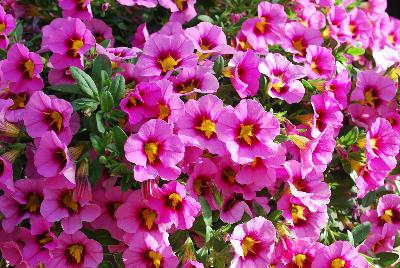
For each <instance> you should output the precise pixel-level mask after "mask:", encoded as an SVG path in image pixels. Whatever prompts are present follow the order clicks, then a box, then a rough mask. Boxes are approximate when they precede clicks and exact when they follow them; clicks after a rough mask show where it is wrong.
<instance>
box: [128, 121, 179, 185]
mask: <svg viewBox="0 0 400 268" xmlns="http://www.w3.org/2000/svg"><path fill="white" fill-rule="evenodd" d="M124 148H125V156H126V159H127V160H128V161H130V162H132V163H134V164H136V165H135V180H137V181H145V180H149V179H154V178H155V177H156V176H160V177H161V178H163V179H166V180H174V179H176V178H177V177H178V176H179V174H180V172H181V171H180V169H179V168H178V167H176V166H175V165H176V164H177V163H178V162H179V161H181V160H182V158H183V153H184V149H185V148H184V146H183V144H182V142H181V140H180V139H179V137H178V136H176V135H174V134H173V133H172V128H171V126H170V125H169V124H168V123H166V122H165V121H163V120H160V119H152V120H149V121H147V122H146V123H144V124H143V125H142V126H141V127H140V129H139V132H138V133H137V134H132V135H131V136H130V137H129V138H128V140H127V142H126V143H125V147H124Z"/></svg>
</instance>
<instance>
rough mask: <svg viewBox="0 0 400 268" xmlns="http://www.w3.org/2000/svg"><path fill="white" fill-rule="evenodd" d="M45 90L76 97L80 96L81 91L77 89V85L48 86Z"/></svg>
mask: <svg viewBox="0 0 400 268" xmlns="http://www.w3.org/2000/svg"><path fill="white" fill-rule="evenodd" d="M47 88H48V89H50V90H54V91H58V92H62V93H70V94H78V95H81V94H82V91H81V90H80V89H79V87H78V86H77V85H56V86H49V87H47Z"/></svg>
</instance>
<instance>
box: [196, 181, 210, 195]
mask: <svg viewBox="0 0 400 268" xmlns="http://www.w3.org/2000/svg"><path fill="white" fill-rule="evenodd" d="M206 188H207V184H206V182H205V180H204V179H203V178H198V179H196V180H195V181H194V182H193V189H194V191H195V192H196V194H197V195H199V196H200V195H202V194H204V191H205V190H206Z"/></svg>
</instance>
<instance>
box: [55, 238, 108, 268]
mask: <svg viewBox="0 0 400 268" xmlns="http://www.w3.org/2000/svg"><path fill="white" fill-rule="evenodd" d="M58 239H59V242H60V245H59V246H58V247H57V248H55V249H54V250H53V251H52V252H51V253H52V254H53V258H52V259H50V263H49V266H50V267H71V268H83V267H98V265H99V264H100V263H101V261H102V260H103V249H102V247H101V245H100V244H99V243H98V242H97V241H96V240H93V239H88V238H87V237H86V235H85V234H83V233H82V232H80V231H77V232H76V233H74V234H67V233H65V232H62V233H61V234H60V236H59V237H58Z"/></svg>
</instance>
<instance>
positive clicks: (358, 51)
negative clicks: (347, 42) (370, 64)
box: [346, 47, 365, 56]
mask: <svg viewBox="0 0 400 268" xmlns="http://www.w3.org/2000/svg"><path fill="white" fill-rule="evenodd" d="M346 53H347V54H349V55H352V56H361V55H364V53H365V49H363V48H362V47H349V48H348V49H347V50H346Z"/></svg>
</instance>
